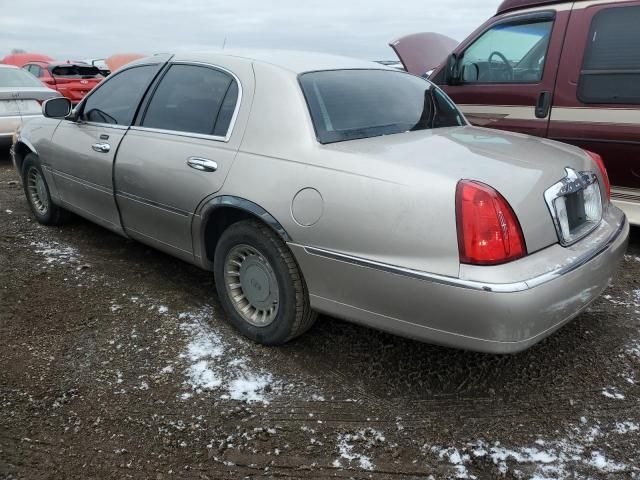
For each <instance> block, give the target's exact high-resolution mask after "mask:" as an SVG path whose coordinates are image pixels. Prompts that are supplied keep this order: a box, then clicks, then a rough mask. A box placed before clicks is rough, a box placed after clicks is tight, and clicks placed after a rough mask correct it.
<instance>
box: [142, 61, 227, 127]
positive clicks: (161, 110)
mask: <svg viewBox="0 0 640 480" xmlns="http://www.w3.org/2000/svg"><path fill="white" fill-rule="evenodd" d="M237 98H238V86H237V85H236V82H235V81H234V79H233V78H232V77H231V75H229V74H227V73H225V72H222V71H220V70H215V69H213V68H208V67H200V66H195V65H173V66H172V67H171V68H170V69H169V71H168V72H167V73H166V75H165V76H164V77H163V78H162V80H161V81H160V84H159V85H158V88H157V89H156V91H155V93H154V94H153V98H152V99H151V102H150V103H149V107H148V109H147V112H146V113H145V116H144V120H143V121H142V126H144V127H149V128H159V129H162V130H175V131H180V132H190V133H200V134H205V135H214V134H215V135H219V136H222V137H224V136H225V135H226V133H227V130H228V128H229V124H230V122H231V118H232V116H233V112H234V110H235V106H236V101H237Z"/></svg>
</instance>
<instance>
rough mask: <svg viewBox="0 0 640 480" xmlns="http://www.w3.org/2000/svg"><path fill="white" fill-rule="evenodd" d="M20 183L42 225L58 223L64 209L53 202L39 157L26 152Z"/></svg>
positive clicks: (60, 221)
mask: <svg viewBox="0 0 640 480" xmlns="http://www.w3.org/2000/svg"><path fill="white" fill-rule="evenodd" d="M22 184H23V187H24V193H25V195H26V197H27V201H28V202H29V206H30V207H31V211H32V212H33V215H34V216H35V217H36V220H38V222H39V223H41V224H43V225H59V224H60V223H62V221H63V215H64V210H62V208H60V207H58V206H57V205H56V204H54V203H53V200H52V199H51V193H50V192H49V185H47V180H46V178H45V176H44V174H43V173H42V167H41V166H40V159H39V158H38V157H37V155H35V154H33V153H30V154H28V155H27V156H26V157H25V159H24V163H23V165H22Z"/></svg>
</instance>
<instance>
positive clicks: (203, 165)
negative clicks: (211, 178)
mask: <svg viewBox="0 0 640 480" xmlns="http://www.w3.org/2000/svg"><path fill="white" fill-rule="evenodd" d="M187 165H189V166H190V167H191V168H195V169H196V170H200V171H201V172H215V171H216V170H217V169H218V164H217V163H216V162H214V161H213V160H209V159H208V158H202V157H189V159H188V160H187Z"/></svg>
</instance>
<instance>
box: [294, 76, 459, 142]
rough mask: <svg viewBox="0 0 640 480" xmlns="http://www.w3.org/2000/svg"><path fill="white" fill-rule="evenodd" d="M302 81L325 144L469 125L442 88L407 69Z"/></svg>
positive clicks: (312, 115) (321, 139)
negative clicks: (465, 123) (406, 71)
mask: <svg viewBox="0 0 640 480" xmlns="http://www.w3.org/2000/svg"><path fill="white" fill-rule="evenodd" d="M300 84H301V86H302V90H303V91H304V95H305V97H306V99H307V103H308V104H309V110H310V112H311V117H312V119H313V124H314V126H315V129H316V134H317V136H318V140H319V141H320V142H321V143H331V142H340V141H344V140H353V139H358V138H367V137H374V136H378V135H389V134H394V133H402V132H407V131H412V130H424V129H430V128H439V127H452V126H459V125H464V120H463V118H462V115H461V114H460V113H459V112H458V110H457V109H456V107H455V106H454V104H453V103H452V102H451V100H449V98H448V97H447V96H446V95H445V94H444V93H442V91H441V90H439V89H438V88H437V87H435V86H434V85H433V84H431V83H429V82H428V81H426V80H424V79H421V78H419V77H415V76H413V75H409V74H407V73H402V72H394V71H391V70H389V71H387V70H332V71H325V72H312V73H305V74H303V75H301V76H300Z"/></svg>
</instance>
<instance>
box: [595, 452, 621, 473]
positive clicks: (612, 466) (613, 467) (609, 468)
mask: <svg viewBox="0 0 640 480" xmlns="http://www.w3.org/2000/svg"><path fill="white" fill-rule="evenodd" d="M589 464H590V465H591V466H593V467H595V468H597V469H598V470H600V471H601V472H606V473H613V472H619V471H621V470H626V468H627V467H626V466H625V465H622V464H620V463H616V462H614V461H612V460H607V457H606V456H605V455H604V454H603V453H602V452H600V451H595V452H591V460H590V461H589Z"/></svg>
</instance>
